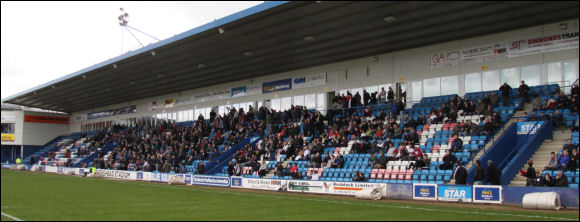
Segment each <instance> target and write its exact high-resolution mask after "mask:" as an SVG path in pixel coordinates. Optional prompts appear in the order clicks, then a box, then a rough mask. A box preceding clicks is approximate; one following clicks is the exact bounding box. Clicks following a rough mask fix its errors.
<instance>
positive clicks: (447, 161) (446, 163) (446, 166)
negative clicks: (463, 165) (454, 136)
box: [439, 150, 457, 170]
mask: <svg viewBox="0 0 580 222" xmlns="http://www.w3.org/2000/svg"><path fill="white" fill-rule="evenodd" d="M455 162H457V157H455V156H453V155H452V154H451V150H446V151H445V156H443V164H441V166H439V169H441V170H451V169H453V163H455Z"/></svg>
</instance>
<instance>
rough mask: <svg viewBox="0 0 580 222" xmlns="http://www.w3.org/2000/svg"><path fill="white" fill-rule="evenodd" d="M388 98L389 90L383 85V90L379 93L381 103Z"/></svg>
mask: <svg viewBox="0 0 580 222" xmlns="http://www.w3.org/2000/svg"><path fill="white" fill-rule="evenodd" d="M386 99H387V91H385V87H381V92H380V93H379V101H380V103H385V101H386Z"/></svg>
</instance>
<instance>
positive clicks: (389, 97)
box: [387, 86, 395, 101]
mask: <svg viewBox="0 0 580 222" xmlns="http://www.w3.org/2000/svg"><path fill="white" fill-rule="evenodd" d="M393 99H395V93H394V92H393V88H391V87H390V86H389V91H388V92H387V100H388V101H392V100H393Z"/></svg>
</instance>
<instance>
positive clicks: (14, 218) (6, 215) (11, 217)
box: [1, 212, 22, 221]
mask: <svg viewBox="0 0 580 222" xmlns="http://www.w3.org/2000/svg"><path fill="white" fill-rule="evenodd" d="M1 213H2V216H5V217H8V218H10V219H12V220H15V221H22V220H20V219H18V218H16V217H13V216H10V215H8V214H5V213H4V212H1Z"/></svg>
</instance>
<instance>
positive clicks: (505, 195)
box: [2, 164, 578, 208]
mask: <svg viewBox="0 0 580 222" xmlns="http://www.w3.org/2000/svg"><path fill="white" fill-rule="evenodd" d="M11 166H13V165H10V164H3V165H2V168H10V167H11ZM30 168H31V165H28V166H27V169H30ZM89 170H90V169H88V168H72V167H58V166H40V171H43V172H51V173H60V174H69V173H70V171H72V172H74V174H75V175H84V174H85V173H88V172H89ZM95 174H97V175H98V176H99V177H108V178H116V179H124V180H137V181H150V182H160V183H167V182H168V181H169V178H170V177H171V176H179V177H182V178H183V179H184V181H185V184H186V185H204V186H220V187H231V188H238V189H257V190H270V191H282V192H299V193H314V194H329V195H343V196H353V197H354V196H356V195H357V194H360V193H362V192H364V191H367V190H368V189H373V188H375V186H376V184H379V185H380V186H381V189H382V196H383V197H384V198H387V199H406V200H410V199H415V200H432V201H453V202H473V203H495V204H513V205H520V206H521V204H522V199H523V196H524V195H525V194H527V193H535V192H556V193H558V194H560V196H561V201H562V205H563V206H564V207H568V208H578V188H567V187H509V186H491V185H473V186H456V185H448V184H445V185H437V184H390V183H369V182H332V181H312V180H285V179H267V178H242V177H236V176H233V177H225V176H207V175H192V174H171V173H153V172H138V171H122V170H104V169H98V170H97V171H96V173H95Z"/></svg>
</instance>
